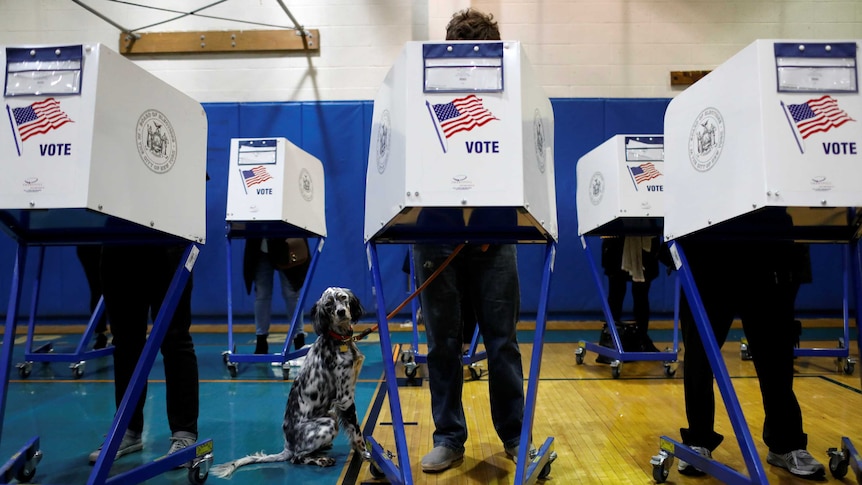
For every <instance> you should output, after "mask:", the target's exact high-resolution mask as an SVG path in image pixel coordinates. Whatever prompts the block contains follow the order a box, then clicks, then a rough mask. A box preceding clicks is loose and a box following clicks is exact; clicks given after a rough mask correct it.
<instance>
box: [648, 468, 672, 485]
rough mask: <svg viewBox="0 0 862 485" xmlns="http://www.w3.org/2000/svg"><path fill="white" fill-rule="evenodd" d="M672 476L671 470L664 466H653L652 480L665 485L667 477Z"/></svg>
mask: <svg viewBox="0 0 862 485" xmlns="http://www.w3.org/2000/svg"><path fill="white" fill-rule="evenodd" d="M669 474H670V468H669V467H665V466H663V465H653V466H652V478H653V480H655V482H656V483H664V482H666V481H667V476H668V475H669Z"/></svg>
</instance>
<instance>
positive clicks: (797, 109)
mask: <svg viewBox="0 0 862 485" xmlns="http://www.w3.org/2000/svg"><path fill="white" fill-rule="evenodd" d="M787 110H788V111H789V112H790V116H792V117H793V122H794V123H796V127H797V128H798V129H799V134H800V135H802V139H803V140H804V139H806V138H808V137H809V136H811V135H813V134H814V133H819V132H825V131H829V130H831V129H832V128H837V127H839V126H841V125H843V124H844V123H847V122H848V121H855V120H854V119H853V118H851V117H850V116H848V115H847V113H845V112H844V110H842V109H841V108H839V107H838V100H836V99H835V98H833V97H832V96H829V95H826V96H821V97H819V98H816V99H810V100H808V101H806V102H804V103H802V104H788V105H787Z"/></svg>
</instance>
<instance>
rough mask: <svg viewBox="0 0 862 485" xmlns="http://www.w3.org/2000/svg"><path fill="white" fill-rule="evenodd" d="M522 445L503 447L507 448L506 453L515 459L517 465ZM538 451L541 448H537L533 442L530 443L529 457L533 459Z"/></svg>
mask: <svg viewBox="0 0 862 485" xmlns="http://www.w3.org/2000/svg"><path fill="white" fill-rule="evenodd" d="M520 446H521V445H515V446H507V447H505V448H503V449H504V450H506V455H507V456H508V457H509V458H511V459H512V461H514V462H515V464H516V465H517V464H518V451H520ZM538 453H539V450H537V449H536V447H535V446H533V444H532V443H531V444H530V456H529V459H531V460H532V459H533V457H534V456H536V455H537V454H538Z"/></svg>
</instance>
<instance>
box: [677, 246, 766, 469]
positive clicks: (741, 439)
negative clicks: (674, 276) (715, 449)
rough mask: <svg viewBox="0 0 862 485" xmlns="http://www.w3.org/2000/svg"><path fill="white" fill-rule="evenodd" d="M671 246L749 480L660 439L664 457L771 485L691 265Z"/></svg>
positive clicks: (683, 446) (690, 451)
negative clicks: (674, 457) (667, 456)
mask: <svg viewBox="0 0 862 485" xmlns="http://www.w3.org/2000/svg"><path fill="white" fill-rule="evenodd" d="M670 244H671V245H670V250H671V254H672V255H673V256H674V261H676V262H677V266H678V273H679V278H680V280H681V282H682V286H683V289H684V291H685V294H686V296H687V297H688V302H689V306H690V307H691V311H692V314H693V315H694V321H695V324H696V325H697V330H698V333H699V334H700V338H701V340H702V342H703V347H704V350H705V351H706V356H707V359H708V360H709V365H710V366H711V367H712V372H713V374H714V375H715V381H716V383H717V384H718V390H719V393H720V394H721V397H722V398H723V400H724V406H725V409H727V413H728V417H729V418H730V423H731V425H732V427H733V432H734V434H735V435H736V439H737V442H738V443H739V448H740V450H741V452H742V457H743V459H744V460H745V466H746V468H747V470H748V475H749V476H748V477H746V476H745V475H742V474H740V473H739V472H737V471H735V470H732V469H730V468H728V467H726V466H724V465H721V464H720V463H717V462H715V461H713V460H710V459H708V458H705V457H703V456H701V455H700V454H698V453H696V452H694V451H692V450H691V449H690V448H688V447H687V446H685V445H683V444H681V443H679V442H676V441H674V440H672V439H670V438H668V437H665V436H662V437H661V449H662V451H663V452H665V453H670V454H673V455H677V456H679V457H680V459H682V460H685V461H686V462H688V463H691V464H692V465H694V466H695V467H696V468H698V469H700V470H703V471H704V472H706V473H708V474H711V475H713V476H715V477H716V478H718V479H720V480H721V481H723V482H725V483H757V484H765V483H769V482H768V481H767V480H766V473H765V471H764V470H763V465H762V464H761V462H760V457H759V456H758V454H757V449H756V448H755V446H754V441H753V440H752V437H751V431H750V430H749V429H748V425H747V424H746V422H745V416H744V415H743V413H742V407H741V406H740V404H739V400H738V399H737V396H736V392H735V391H734V390H733V384H732V383H731V382H730V375H729V374H728V372H727V367H726V366H725V365H724V359H723V357H722V355H721V349H720V348H719V346H718V342H717V341H716V340H715V335H714V334H713V332H712V326H711V325H710V323H709V318H708V317H707V315H706V310H705V309H704V307H703V301H702V300H701V298H700V292H699V291H698V290H697V286H696V284H695V282H694V277H693V276H692V274H691V269H690V267H689V265H688V261H687V260H686V259H685V254H684V253H683V250H682V248H681V247H680V246H679V245H678V244H677V243H676V242H675V241H672V242H671V243H670Z"/></svg>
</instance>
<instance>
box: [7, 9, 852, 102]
mask: <svg viewBox="0 0 862 485" xmlns="http://www.w3.org/2000/svg"><path fill="white" fill-rule="evenodd" d="M82 1H84V2H85V3H86V4H87V5H89V6H91V7H93V8H95V9H96V10H98V11H99V12H101V13H103V14H104V15H105V16H107V17H108V18H110V19H111V20H113V21H114V22H116V23H117V24H119V25H121V26H123V27H125V28H128V29H140V28H141V27H144V26H147V25H150V24H153V23H156V22H160V21H162V20H165V19H169V18H172V17H174V16H176V15H177V14H175V13H169V12H164V11H161V12H160V11H156V10H147V9H144V8H140V7H136V6H133V5H128V4H120V3H116V2H112V1H110V0H82ZM214 1H215V0H137V2H138V3H141V4H144V3H146V4H148V5H154V6H159V7H163V8H167V9H172V10H178V11H183V12H188V11H190V10H193V9H198V8H200V7H203V6H206V5H208V4H211V3H213V2H214ZM283 1H284V3H285V5H286V6H287V7H288V8H289V9H290V11H291V13H292V14H293V16H294V17H295V18H296V19H297V21H298V22H300V23H301V24H302V25H304V26H305V27H307V28H314V29H319V30H320V37H321V38H320V42H321V50H320V52H319V53H318V54H314V55H312V56H305V55H302V54H278V55H273V54H240V55H213V54H209V55H207V54H202V55H190V56H174V57H158V58H136V59H135V62H138V63H139V64H140V65H141V66H142V67H144V68H145V69H147V70H149V71H151V72H152V73H154V74H155V75H157V76H159V77H160V78H162V79H164V80H165V81H167V82H168V83H170V84H172V85H174V86H175V87H177V88H178V89H180V90H182V91H184V92H186V93H187V94H189V95H190V96H192V97H194V98H195V99H197V100H198V101H200V102H236V101H308V100H359V99H373V98H374V95H375V93H376V92H377V89H378V87H379V86H380V83H381V82H382V80H383V77H384V76H385V74H386V72H387V70H388V69H389V66H390V65H391V64H392V61H393V60H394V58H395V56H396V55H397V54H398V52H399V51H400V49H401V46H402V45H403V44H404V43H405V42H407V41H410V40H440V39H442V38H443V37H444V34H445V32H444V27H445V25H446V22H447V21H448V19H449V16H450V15H451V13H452V12H453V11H455V10H458V9H461V8H465V7H468V6H473V7H474V8H477V9H479V10H484V11H487V12H491V13H493V14H494V15H495V16H496V18H497V19H498V20H499V21H500V26H501V30H502V33H503V38H505V39H516V40H520V41H522V42H523V43H524V45H525V49H526V51H527V53H528V56H529V57H530V59H531V61H532V62H533V64H534V67H535V69H536V70H537V71H538V74H539V78H540V79H542V80H543V82H544V84H545V87H546V91H547V94H548V96H550V97H564V98H573V97H602V98H618V97H671V96H673V95H674V94H675V93H676V92H678V90H677V89H673V88H671V86H670V71H674V70H700V69H713V68H715V67H716V66H717V65H719V64H721V63H722V62H723V61H725V60H726V59H728V58H729V57H730V56H731V55H733V54H734V53H735V52H737V51H738V50H740V49H741V48H742V47H744V46H746V45H747V44H749V43H750V42H751V41H753V40H755V39H758V38H811V39H836V38H842V39H848V38H856V39H858V38H862V1H860V0H775V1H773V0H494V1H492V0H484V1H483V0H474V1H469V0H283ZM200 13H202V14H205V15H212V16H217V17H225V18H228V19H242V20H249V21H254V22H262V23H271V24H275V25H280V26H292V23H291V22H290V19H289V18H288V16H287V15H286V14H285V13H284V11H283V10H282V9H281V7H280V6H279V5H278V2H277V1H276V0H226V1H224V2H223V3H220V4H219V5H217V6H215V7H213V8H210V9H206V10H204V11H202V12H200ZM253 28H272V27H262V26H253V25H247V24H242V23H237V22H235V21H225V20H217V19H209V18H204V17H200V16H192V17H186V18H183V19H181V20H177V21H175V22H171V23H167V24H163V25H159V26H156V27H152V28H149V29H145V31H147V32H157V31H184V30H186V31H188V30H231V29H253ZM82 42H102V43H104V44H106V45H108V46H110V47H111V48H114V49H118V42H119V30H118V29H116V28H115V27H113V26H111V25H110V24H108V23H107V22H105V21H104V20H102V19H100V18H99V17H97V16H96V15H94V14H92V13H90V12H88V11H86V10H85V9H83V8H82V7H80V6H78V5H77V4H75V3H74V2H72V1H71V0H0V45H18V46H20V45H35V44H49V45H53V44H58V45H59V44H65V43H82ZM130 95H134V93H130Z"/></svg>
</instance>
